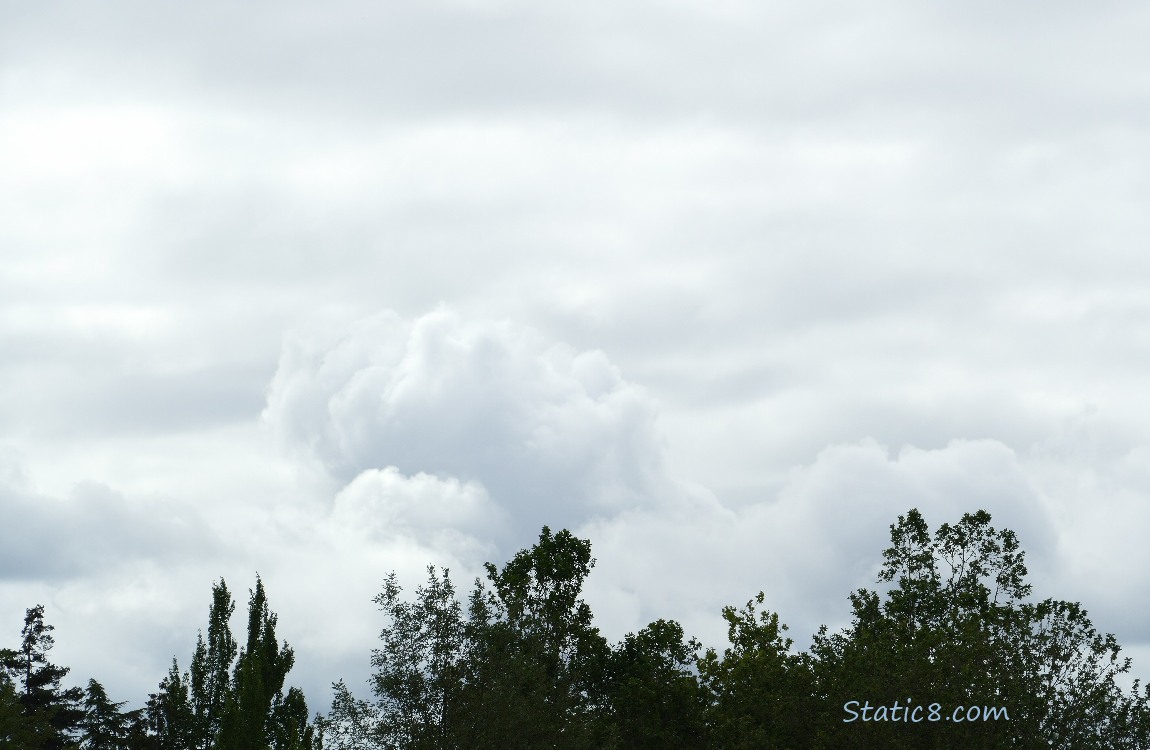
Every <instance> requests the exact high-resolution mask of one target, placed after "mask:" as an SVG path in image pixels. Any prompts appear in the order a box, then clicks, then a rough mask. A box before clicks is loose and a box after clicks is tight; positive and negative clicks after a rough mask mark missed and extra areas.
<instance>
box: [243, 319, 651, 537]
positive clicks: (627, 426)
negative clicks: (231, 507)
mask: <svg viewBox="0 0 1150 750" xmlns="http://www.w3.org/2000/svg"><path fill="white" fill-rule="evenodd" d="M655 417H656V408H655V404H654V402H653V401H652V400H651V399H650V398H649V397H648V396H647V395H646V394H645V392H644V391H643V390H642V389H641V388H639V387H637V386H635V385H633V384H631V383H628V382H627V381H626V380H624V379H623V377H622V375H621V373H620V372H619V371H618V369H617V368H615V367H614V366H612V365H611V363H610V362H609V361H608V360H607V358H606V357H605V356H604V355H603V353H602V352H599V351H589V352H577V351H575V350H573V349H572V348H570V347H568V346H565V345H563V344H558V343H552V342H548V341H546V340H544V339H543V338H542V337H541V336H540V335H539V334H538V333H535V332H533V331H531V330H529V329H526V328H523V327H519V326H515V325H512V324H510V323H506V322H503V323H496V322H486V321H469V320H464V319H462V318H461V317H460V316H459V315H458V314H457V313H455V312H452V311H451V310H450V309H448V308H445V307H441V308H439V309H437V310H435V311H434V312H431V313H428V314H426V315H424V316H421V317H419V318H417V319H416V320H414V321H411V322H407V321H404V320H402V319H401V318H400V317H399V316H397V315H395V314H394V313H382V314H379V315H376V316H373V317H371V318H368V319H366V320H362V321H360V322H358V323H356V324H355V325H353V326H352V327H351V329H350V330H349V331H348V332H347V333H346V335H344V336H342V337H337V338H335V339H322V338H303V337H301V336H300V335H296V336H293V337H289V339H288V341H287V342H286V343H285V349H284V354H283V356H282V357H281V361H280V368H279V370H278V372H277V373H276V377H275V379H274V381H273V383H272V386H271V389H270V392H269V396H268V407H267V409H266V410H265V412H264V419H265V421H266V423H267V424H268V425H269V426H270V427H271V429H272V431H273V433H274V434H275V435H276V436H277V437H278V438H279V439H280V440H282V441H283V442H284V443H285V445H286V446H287V447H288V448H291V449H294V450H296V451H297V453H303V454H305V455H307V454H310V455H314V457H316V458H318V459H319V460H320V461H322V462H323V464H324V465H325V466H326V467H327V468H328V470H329V471H330V472H331V473H332V474H333V476H335V477H338V478H340V479H342V480H343V481H345V482H348V481H350V480H351V479H352V478H354V477H356V476H357V475H360V476H361V479H360V480H357V481H358V482H360V483H361V484H362V483H363V482H366V481H367V480H366V479H364V478H363V477H362V475H361V472H364V471H366V470H369V469H382V468H386V467H394V468H395V469H396V470H397V471H399V472H402V473H403V474H405V475H408V476H412V475H418V474H425V475H433V476H438V477H441V478H445V479H447V478H453V479H456V480H459V481H462V482H478V483H481V484H482V486H483V488H485V490H486V492H487V493H488V494H489V495H490V499H491V501H492V502H494V503H495V504H497V505H498V506H499V507H500V508H503V509H504V510H505V511H506V514H507V516H506V517H507V518H508V519H512V520H513V523H514V530H515V531H516V532H517V534H516V537H514V538H519V539H521V538H523V535H524V534H525V533H530V532H531V531H532V530H535V531H537V530H538V529H539V527H540V526H542V525H543V524H550V525H552V526H554V527H562V526H572V525H575V524H577V523H579V522H581V521H583V520H585V519H586V518H588V517H590V516H592V515H595V514H602V513H610V512H617V511H618V510H620V509H623V508H628V507H635V506H641V505H646V504H650V503H652V502H655V501H656V500H657V499H658V497H659V494H660V493H662V492H664V491H665V490H666V488H667V486H668V485H667V479H666V476H665V467H664V466H663V459H662V445H661V443H660V440H659V437H658V433H657V431H656V427H655ZM374 476H375V477H376V479H374V480H372V481H380V480H383V479H386V478H388V477H391V476H393V475H378V474H377V475H374ZM425 481H427V480H425ZM349 490H350V488H349ZM358 490H359V488H358V487H357V490H356V492H358ZM429 502H430V500H429ZM501 537H502V538H503V539H504V540H505V541H506V540H507V539H508V538H507V537H505V536H502V535H501Z"/></svg>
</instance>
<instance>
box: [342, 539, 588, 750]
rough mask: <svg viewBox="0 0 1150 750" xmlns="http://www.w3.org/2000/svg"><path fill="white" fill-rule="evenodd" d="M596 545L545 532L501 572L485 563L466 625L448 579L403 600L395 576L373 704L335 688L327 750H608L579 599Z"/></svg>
mask: <svg viewBox="0 0 1150 750" xmlns="http://www.w3.org/2000/svg"><path fill="white" fill-rule="evenodd" d="M590 553H591V545H590V543H589V542H587V541H586V540H582V539H577V538H576V537H574V536H573V535H572V534H571V533H570V532H568V531H566V530H564V531H561V532H559V533H558V534H552V533H551V531H550V529H548V528H547V527H544V528H543V531H542V533H541V534H540V536H539V542H538V543H537V544H536V545H535V546H533V547H532V548H531V549H530V550H524V551H521V552H519V553H518V554H517V555H516V556H515V557H514V558H513V559H512V560H511V561H510V562H508V563H507V564H506V565H505V566H504V567H503V569H502V570H499V569H497V568H496V567H495V565H493V564H491V563H488V564H487V566H486V568H487V575H488V581H489V583H490V584H491V587H490V588H488V587H486V586H484V584H483V583H482V582H480V581H478V580H477V581H476V582H475V588H474V590H473V592H472V594H471V596H470V598H469V600H468V607H467V613H466V617H465V616H464V613H463V605H462V603H461V602H460V601H459V600H458V599H457V597H456V594H455V588H454V586H453V584H452V582H451V579H450V576H449V574H448V571H447V570H446V569H444V570H443V571H442V573H441V574H436V572H435V569H434V567H430V568H428V579H427V583H426V584H425V585H423V586H421V587H419V588H417V589H416V591H415V598H414V601H410V602H408V601H404V600H403V599H402V598H401V593H402V590H401V588H400V586H399V584H398V582H397V580H396V577H395V574H394V573H393V574H391V575H389V576H388V577H387V579H385V581H384V588H383V591H382V593H381V594H380V595H379V596H378V597H377V598H376V600H375V601H376V603H377V604H378V605H379V606H380V608H381V609H382V610H383V612H384V614H385V615H386V617H387V624H386V626H385V627H384V629H383V631H382V632H381V634H380V640H381V644H382V645H381V648H379V649H377V650H376V651H375V652H374V653H373V658H372V664H373V666H374V667H375V669H376V671H375V674H374V676H373V678H372V690H373V693H374V694H375V697H376V700H375V702H374V703H367V702H364V701H359V700H357V699H355V698H354V697H353V696H352V695H351V693H350V692H349V691H348V690H347V688H346V686H344V685H343V684H342V683H338V684H337V685H335V686H334V687H335V689H336V698H335V700H334V701H333V706H332V711H331V713H330V714H329V717H328V719H326V720H325V721H324V722H323V728H324V730H325V742H330V745H329V746H331V747H336V748H352V747H355V748H359V747H386V748H490V747H500V748H508V749H513V748H539V747H547V748H583V747H588V748H590V747H595V748H603V747H608V744H607V743H606V742H605V735H604V733H603V730H604V727H605V723H604V721H603V719H604V717H605V715H606V706H605V692H604V689H605V681H604V679H605V674H606V672H605V670H606V662H607V658H608V656H609V649H608V647H607V644H606V641H605V640H604V639H603V638H602V636H600V635H599V632H598V630H597V629H595V628H594V627H592V625H591V610H590V608H589V607H588V606H587V605H586V604H585V603H584V602H583V601H582V600H581V599H580V598H579V595H580V592H581V589H582V584H583V581H584V579H585V578H586V576H587V574H588V572H589V571H590V570H591V568H592V567H593V566H594V561H593V560H592V559H591V554H590Z"/></svg>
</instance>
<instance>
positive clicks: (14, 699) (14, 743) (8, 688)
mask: <svg viewBox="0 0 1150 750" xmlns="http://www.w3.org/2000/svg"><path fill="white" fill-rule="evenodd" d="M15 657H16V652H15V651H12V650H11V649H3V650H0V665H6V664H10V663H13V662H14V661H15ZM30 742H31V738H30V737H28V736H27V733H26V731H25V724H24V721H23V712H22V711H21V708H20V696H19V694H18V693H17V692H16V685H15V684H14V683H13V681H12V679H11V677H10V676H9V674H8V670H7V669H0V750H17V749H18V748H23V747H27V746H28V745H29V744H30Z"/></svg>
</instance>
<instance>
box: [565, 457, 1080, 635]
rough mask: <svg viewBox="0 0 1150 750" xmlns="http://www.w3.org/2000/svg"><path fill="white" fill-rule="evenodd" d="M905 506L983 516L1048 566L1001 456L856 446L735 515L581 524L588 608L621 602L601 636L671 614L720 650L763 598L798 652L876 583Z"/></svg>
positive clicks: (1048, 550) (1032, 495) (1014, 465)
mask: <svg viewBox="0 0 1150 750" xmlns="http://www.w3.org/2000/svg"><path fill="white" fill-rule="evenodd" d="M696 494H699V495H701V494H702V493H699V492H696ZM912 507H917V508H919V510H921V511H922V512H923V514H924V516H925V518H926V520H927V522H928V523H929V524H930V525H931V527H932V528H936V527H938V526H939V525H940V524H942V523H944V522H952V523H953V522H955V521H957V520H958V519H959V518H960V517H961V515H962V514H963V513H966V512H973V511H975V510H978V509H986V510H988V511H989V512H990V513H991V515H992V516H993V519H994V520H993V523H994V525H995V526H996V527H997V528H1010V529H1012V530H1014V531H1015V532H1016V533H1018V535H1019V537H1020V539H1021V542H1022V544H1023V547H1024V549H1026V550H1027V553H1028V559H1029V560H1031V562H1032V566H1031V567H1032V569H1037V570H1042V569H1048V568H1049V566H1050V565H1051V564H1052V563H1053V559H1052V558H1053V555H1054V553H1055V547H1056V544H1055V538H1056V537H1055V534H1054V531H1053V527H1052V525H1051V522H1050V515H1049V512H1048V510H1047V507H1046V504H1045V500H1044V497H1043V495H1042V493H1041V492H1040V491H1039V490H1038V488H1037V487H1036V486H1035V484H1034V482H1033V481H1032V480H1031V479H1030V478H1029V477H1028V475H1027V469H1026V466H1025V465H1024V463H1023V462H1022V461H1021V460H1020V458H1019V457H1018V456H1017V455H1016V454H1015V453H1014V451H1012V450H1011V449H1010V448H1009V447H1007V446H1005V445H1003V444H1002V443H1000V442H997V441H994V440H977V441H968V440H955V441H952V442H951V443H950V444H949V445H947V446H946V447H945V448H941V449H936V450H921V449H917V448H913V447H905V448H903V449H902V450H900V451H899V452H898V453H897V454H893V455H892V453H891V452H890V450H889V449H888V448H887V447H886V446H883V445H881V444H879V443H877V442H876V441H874V440H871V439H866V440H863V441H860V442H857V443H848V444H841V445H834V446H830V447H828V448H826V449H824V450H823V451H822V452H821V453H820V454H819V455H818V456H817V458H816V459H815V460H814V461H813V462H811V463H810V464H806V465H803V466H798V467H795V468H793V469H792V470H791V472H790V474H789V476H788V479H787V481H786V483H785V485H784V486H783V488H782V490H781V491H780V492H779V493H778V495H777V496H776V497H775V498H774V499H771V500H764V501H762V502H758V503H753V504H749V505H744V506H742V507H739V508H737V509H734V510H732V509H728V508H724V507H723V506H722V505H720V504H718V503H710V504H708V503H705V502H697V503H695V504H693V505H692V506H690V507H688V506H687V505H681V506H680V507H679V508H677V509H674V510H671V511H667V510H665V509H660V510H659V511H652V510H650V509H642V510H639V511H635V512H630V513H625V514H620V515H619V516H616V517H614V518H611V519H606V520H601V521H597V522H595V523H592V524H588V525H587V526H585V527H584V528H583V529H582V531H583V532H584V533H585V534H587V535H588V536H589V537H590V538H591V539H592V541H593V543H594V544H595V554H596V557H597V558H598V559H599V563H600V564H599V568H598V570H597V571H596V576H593V580H592V582H591V587H590V589H589V591H590V592H591V595H592V599H593V601H595V602H600V601H601V602H604V603H609V602H616V603H621V604H622V605H623V606H622V607H621V608H618V609H617V610H616V612H615V613H614V616H613V618H612V620H611V622H609V623H606V625H607V628H606V629H609V630H610V629H614V630H618V631H619V632H620V633H621V632H623V631H625V630H629V629H635V628H638V627H641V626H642V625H643V624H645V623H646V622H648V621H649V620H651V619H654V618H656V617H667V616H670V617H676V618H679V619H681V620H682V621H683V622H684V623H685V624H686V625H687V626H688V629H690V630H693V631H694V632H695V633H697V634H698V635H700V636H701V637H703V639H704V641H705V642H707V643H710V644H715V645H718V644H722V643H724V642H725V640H726V633H725V626H724V624H723V623H722V621H721V620H720V619H719V617H718V613H719V611H720V609H721V608H722V606H724V605H726V604H741V603H742V602H745V601H746V600H747V599H748V598H750V597H751V596H752V595H753V594H755V593H756V592H758V591H760V590H762V591H764V592H766V594H767V597H768V598H767V606H768V607H770V608H772V609H775V610H777V611H778V612H779V613H780V615H781V618H782V620H783V621H784V622H787V623H790V625H791V627H792V636H794V638H795V641H796V643H797V644H798V645H799V646H800V647H805V644H806V639H807V638H808V637H809V635H810V634H812V633H813V632H814V631H815V630H816V629H817V627H818V626H819V625H820V624H824V623H825V624H829V625H831V626H841V625H845V624H846V623H847V621H848V619H849V603H848V601H847V595H848V594H849V593H850V592H851V591H852V590H854V589H857V588H859V587H870V588H873V587H874V586H875V580H876V575H877V573H878V571H879V569H880V567H881V563H882V555H881V552H882V550H883V549H885V548H886V547H887V546H888V545H889V526H890V525H891V524H892V523H894V522H895V521H896V520H897V518H898V516H899V515H901V514H904V513H906V511H907V510H909V509H910V508H912ZM1035 562H1039V564H1038V565H1035V564H1033V563H1035ZM1039 577H1040V578H1041V576H1039ZM1052 593H1053V594H1054V595H1058V593H1059V592H1058V591H1054V592H1052ZM628 602H630V603H631V606H629V607H628V606H627V603H628ZM597 611H598V610H597Z"/></svg>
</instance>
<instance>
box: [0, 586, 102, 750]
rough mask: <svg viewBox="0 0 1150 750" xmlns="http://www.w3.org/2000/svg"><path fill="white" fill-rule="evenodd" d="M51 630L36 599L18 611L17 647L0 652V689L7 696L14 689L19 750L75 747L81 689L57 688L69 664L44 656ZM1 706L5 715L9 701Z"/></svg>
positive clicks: (79, 717)
mask: <svg viewBox="0 0 1150 750" xmlns="http://www.w3.org/2000/svg"><path fill="white" fill-rule="evenodd" d="M54 629H55V628H54V626H52V625H48V624H46V623H45V622H44V605H42V604H38V605H36V606H35V607H32V608H31V609H29V610H27V612H26V614H25V616H24V628H23V630H21V641H20V648H19V649H17V650H11V649H6V650H5V651H4V652H3V672H5V673H6V674H5V678H4V679H3V680H0V681H2V682H5V683H7V684H8V685H9V688H7V689H3V692H6V693H7V694H8V696H9V698H8V700H10V699H11V694H12V692H15V693H16V703H17V705H18V706H19V716H20V719H19V726H18V727H16V728H15V731H14V734H16V735H19V736H20V743H21V744H20V747H21V748H22V750H64V749H65V748H75V747H76V741H75V733H76V731H77V730H78V729H79V725H80V721H81V719H82V718H83V715H84V714H83V710H82V709H81V708H80V701H81V699H82V698H83V691H82V690H81V689H80V688H76V687H73V688H67V689H64V688H61V687H60V681H61V680H62V679H63V678H64V677H65V676H66V675H67V674H68V672H69V669H68V668H67V667H58V666H56V665H54V664H52V663H51V662H49V661H48V657H47V654H48V651H50V650H51V648H52V646H53V645H54V643H55V641H54V640H53V638H52V631H53V630H54ZM3 711H4V712H5V713H8V714H9V715H11V713H12V712H13V707H12V706H11V705H10V704H9V705H8V706H6V707H4V708H3ZM9 720H10V719H9Z"/></svg>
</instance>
